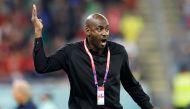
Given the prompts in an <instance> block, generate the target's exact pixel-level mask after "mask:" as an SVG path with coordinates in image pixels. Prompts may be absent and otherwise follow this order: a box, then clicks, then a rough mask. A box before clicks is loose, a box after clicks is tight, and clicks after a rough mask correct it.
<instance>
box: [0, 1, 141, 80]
mask: <svg viewBox="0 0 190 109" xmlns="http://www.w3.org/2000/svg"><path fill="white" fill-rule="evenodd" d="M137 2H138V1H137V0H0V7H1V10H0V82H9V81H11V80H12V79H15V78H31V77H34V78H36V76H35V75H34V72H35V70H34V65H33V59H32V49H33V42H34V36H33V35H34V30H33V26H32V24H31V21H30V19H31V8H32V4H36V5H37V11H38V16H39V18H41V19H42V22H43V25H44V26H43V41H44V44H45V52H46V54H47V55H50V53H52V52H54V51H55V49H57V48H59V47H61V46H63V45H64V44H65V43H68V42H72V41H74V40H82V39H84V38H85V33H84V31H83V24H84V19H85V17H86V16H87V15H89V14H91V13H95V12H98V13H102V14H104V15H105V16H106V17H107V18H108V20H109V23H110V33H111V35H110V40H117V41H118V42H121V43H122V44H124V45H126V42H128V45H127V46H128V47H127V49H128V52H129V57H131V60H133V61H134V62H135V58H136V56H137V55H138V47H137V45H136V43H137V41H138V37H139V34H140V32H141V31H142V29H143V25H144V23H143V18H142V16H140V14H139V11H138V8H137ZM132 66H134V65H132ZM132 68H134V69H135V67H132ZM58 75H60V74H59V73H58ZM62 75H63V73H62ZM54 76H56V75H54Z"/></svg>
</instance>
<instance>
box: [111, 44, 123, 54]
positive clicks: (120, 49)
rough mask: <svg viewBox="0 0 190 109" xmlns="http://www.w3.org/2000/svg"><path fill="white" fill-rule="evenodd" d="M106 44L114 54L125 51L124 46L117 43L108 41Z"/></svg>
mask: <svg viewBox="0 0 190 109" xmlns="http://www.w3.org/2000/svg"><path fill="white" fill-rule="evenodd" d="M108 46H109V48H110V51H111V52H112V53H114V54H123V53H125V52H126V50H125V47H124V46H123V45H121V44H119V43H116V42H112V41H108Z"/></svg>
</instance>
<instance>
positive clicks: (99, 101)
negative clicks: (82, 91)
mask: <svg viewBox="0 0 190 109" xmlns="http://www.w3.org/2000/svg"><path fill="white" fill-rule="evenodd" d="M104 98H105V96H104V86H98V89H97V105H104Z"/></svg>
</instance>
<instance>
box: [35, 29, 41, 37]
mask: <svg viewBox="0 0 190 109" xmlns="http://www.w3.org/2000/svg"><path fill="white" fill-rule="evenodd" d="M40 37H42V31H39V30H38V31H36V30H35V38H40Z"/></svg>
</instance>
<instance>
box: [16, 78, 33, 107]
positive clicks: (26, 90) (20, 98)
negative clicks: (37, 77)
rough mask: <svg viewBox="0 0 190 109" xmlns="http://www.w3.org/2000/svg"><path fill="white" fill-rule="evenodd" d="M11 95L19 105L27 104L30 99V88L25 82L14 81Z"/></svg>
mask: <svg viewBox="0 0 190 109" xmlns="http://www.w3.org/2000/svg"><path fill="white" fill-rule="evenodd" d="M12 88H13V95H14V97H15V100H16V101H17V103H19V104H23V103H25V102H27V101H28V100H29V99H30V98H31V87H30V85H29V83H28V82H27V81H25V80H16V81H14V82H13V86H12Z"/></svg>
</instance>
